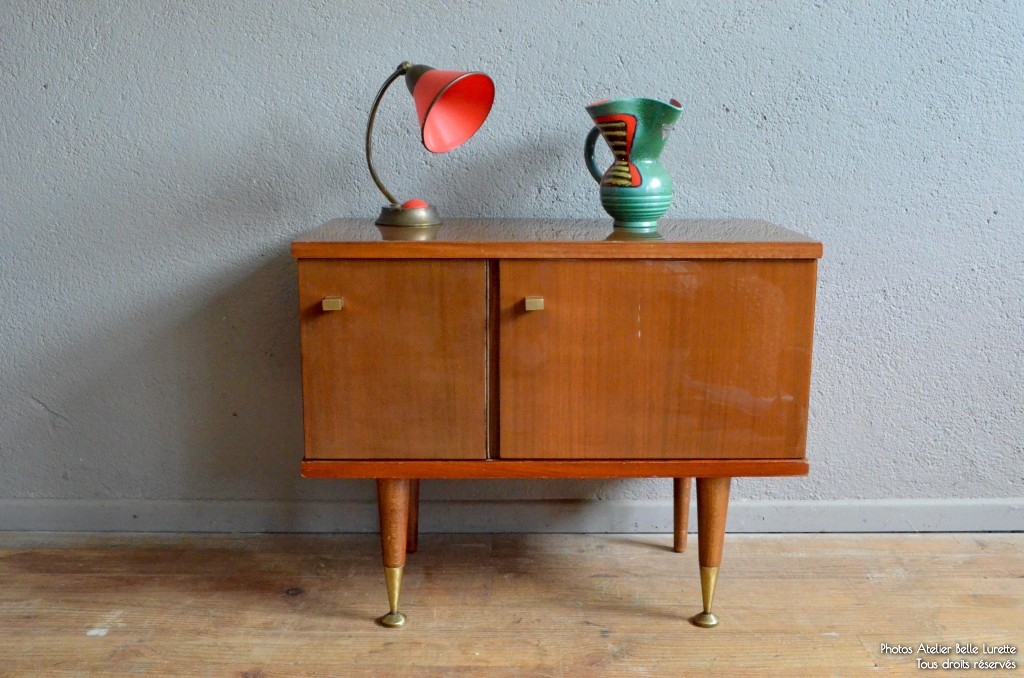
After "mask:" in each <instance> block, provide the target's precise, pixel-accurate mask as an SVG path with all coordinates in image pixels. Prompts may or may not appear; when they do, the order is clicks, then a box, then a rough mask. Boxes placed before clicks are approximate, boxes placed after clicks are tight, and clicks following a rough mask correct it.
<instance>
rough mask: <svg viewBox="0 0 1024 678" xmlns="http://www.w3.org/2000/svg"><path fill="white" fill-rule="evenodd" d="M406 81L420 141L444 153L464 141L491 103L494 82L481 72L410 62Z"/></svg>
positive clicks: (475, 127) (479, 124) (482, 121)
mask: <svg viewBox="0 0 1024 678" xmlns="http://www.w3.org/2000/svg"><path fill="white" fill-rule="evenodd" d="M405 84H406V85H407V86H408V87H409V91H410V92H412V98H413V101H414V102H415V104H416V115H417V117H418V118H419V122H420V129H421V130H422V131H423V145H424V146H425V147H426V148H427V150H428V151H431V152H433V153H447V152H448V151H450V150H452V149H454V148H458V147H459V146H461V145H462V144H463V143H465V142H466V140H468V139H469V138H470V137H471V136H473V135H474V134H476V131H477V130H478V129H480V126H481V125H483V124H484V120H486V119H487V114H488V113H490V112H491V106H492V105H493V104H494V82H493V81H492V80H491V79H490V78H489V77H487V76H486V75H484V74H483V73H467V72H464V71H439V70H435V69H433V68H431V67H429V66H413V67H412V68H410V69H409V71H408V73H406V75H405Z"/></svg>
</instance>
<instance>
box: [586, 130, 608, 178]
mask: <svg viewBox="0 0 1024 678" xmlns="http://www.w3.org/2000/svg"><path fill="white" fill-rule="evenodd" d="M599 136H601V130H599V129H598V128H597V127H594V128H593V129H592V130H590V133H589V134H588V135H587V141H586V142H585V143H584V144H583V161H584V162H585V163H587V169H588V170H590V173H591V174H592V175H593V176H594V181H596V182H597V183H601V178H602V177H604V172H602V171H601V170H599V169H597V163H596V162H594V145H595V144H596V143H597V138H598V137H599Z"/></svg>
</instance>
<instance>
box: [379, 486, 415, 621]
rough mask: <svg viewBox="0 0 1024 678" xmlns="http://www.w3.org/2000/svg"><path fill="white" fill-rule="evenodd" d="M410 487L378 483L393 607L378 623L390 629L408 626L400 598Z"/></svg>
mask: <svg viewBox="0 0 1024 678" xmlns="http://www.w3.org/2000/svg"><path fill="white" fill-rule="evenodd" d="M409 486H410V481H409V480H407V479H394V478H378V479H377V507H378V508H379V509H380V543H381V549H382V551H383V553H384V580H385V582H386V583H387V587H388V606H389V607H390V611H389V612H388V613H387V614H386V615H384V616H383V617H381V618H380V619H378V620H377V621H378V622H380V623H381V624H382V625H384V626H387V627H389V628H397V627H399V626H402V625H403V624H405V615H404V614H402V613H401V612H399V611H398V596H399V594H400V593H401V590H402V572H403V569H404V568H405V553H406V544H407V543H408V537H409V489H410V488H409Z"/></svg>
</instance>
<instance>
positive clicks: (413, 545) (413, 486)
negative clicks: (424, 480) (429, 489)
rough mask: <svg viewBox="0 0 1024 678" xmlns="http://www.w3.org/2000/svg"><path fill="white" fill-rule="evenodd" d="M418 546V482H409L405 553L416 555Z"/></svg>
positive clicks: (417, 479)
mask: <svg viewBox="0 0 1024 678" xmlns="http://www.w3.org/2000/svg"><path fill="white" fill-rule="evenodd" d="M419 544H420V481H419V478H416V479H414V480H410V481H409V531H408V534H407V536H406V542H405V552H406V553H416V549H418V548H419Z"/></svg>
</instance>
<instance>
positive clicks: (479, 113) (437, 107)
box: [366, 61, 494, 240]
mask: <svg viewBox="0 0 1024 678" xmlns="http://www.w3.org/2000/svg"><path fill="white" fill-rule="evenodd" d="M402 75H404V76H405V84H406V86H407V87H408V88H409V92H410V93H411V94H412V98H413V102H414V103H415V104H416V115H417V116H418V118H419V123H420V132H421V138H422V141H423V145H424V146H425V147H426V149H427V150H428V151H430V152H432V153H447V152H448V151H450V150H452V149H455V148H458V147H459V146H461V145H462V144H463V143H465V142H466V141H467V140H468V139H469V138H470V137H471V136H473V135H474V134H476V131H477V130H478V129H480V126H481V125H483V124H484V120H485V119H486V118H487V114H488V113H490V111H491V104H493V103H494V82H493V81H491V79H490V78H489V77H488V76H486V75H484V74H483V73H469V72H463V71H439V70H436V69H434V68H431V67H430V66H422V65H413V64H412V63H410V62H408V61H403V62H402V63H401V64H399V66H398V68H396V69H395V72H394V73H392V74H391V76H390V77H388V79H387V80H386V81H385V82H384V84H383V85H382V86H381V88H380V91H379V92H377V98H376V99H374V101H373V107H372V108H371V109H370V120H369V122H367V124H366V164H367V165H368V166H369V168H370V176H372V177H373V181H374V183H376V184H377V188H379V189H380V192H381V193H383V194H384V197H385V198H387V199H388V201H389V203H390V204H389V205H385V206H384V208H383V209H382V210H381V212H380V216H379V217H377V221H376V224H377V228H379V229H380V232H381V235H382V236H383V237H384V239H385V240H433V239H434V236H436V235H437V230H438V229H439V228H440V227H441V219H440V217H439V216H438V214H437V210H436V209H434V207H433V206H432V205H429V204H427V203H426V202H425V201H423V200H420V199H413V200H407V201H405V202H403V203H401V204H399V202H398V200H396V199H395V196H394V195H392V194H391V192H390V191H388V189H386V188H385V187H384V184H383V183H381V180H380V177H378V176H377V172H376V170H374V168H373V144H372V141H371V137H372V134H373V121H374V118H376V117H377V109H378V108H379V107H380V101H381V98H382V97H383V96H384V92H386V91H387V89H388V87H390V86H391V83H393V82H394V81H395V80H397V79H398V77H399V76H402Z"/></svg>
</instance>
